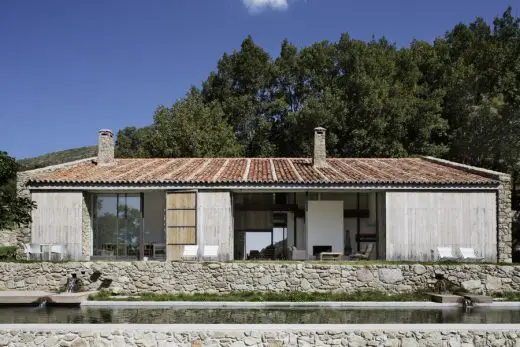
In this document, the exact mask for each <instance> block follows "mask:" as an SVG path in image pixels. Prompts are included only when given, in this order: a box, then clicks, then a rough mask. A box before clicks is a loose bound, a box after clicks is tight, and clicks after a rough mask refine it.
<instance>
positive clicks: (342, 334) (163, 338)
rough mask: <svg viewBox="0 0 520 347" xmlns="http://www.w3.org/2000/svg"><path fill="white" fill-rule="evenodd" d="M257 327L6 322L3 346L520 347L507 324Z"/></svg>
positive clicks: (519, 340) (0, 337) (1, 335)
mask: <svg viewBox="0 0 520 347" xmlns="http://www.w3.org/2000/svg"><path fill="white" fill-rule="evenodd" d="M259 327H260V326H257V329H255V330H253V329H247V328H246V329H240V328H238V329H236V330H233V329H226V330H222V331H219V330H215V329H211V330H209V331H204V330H202V331H189V330H186V331H182V330H178V329H168V328H164V327H158V326H156V328H155V329H154V328H149V329H146V328H144V329H143V328H137V327H136V326H132V325H125V326H124V327H123V328H119V329H113V328H112V329H111V328H109V327H108V328H100V327H99V326H95V328H94V327H90V326H89V325H86V326H83V327H82V328H59V325H55V328H53V329H50V330H49V329H45V330H43V329H42V330H37V328H32V329H12V330H9V329H5V328H2V327H1V326H0V346H74V347H80V346H81V347H89V346H96V347H97V346H118V347H119V346H149V347H152V346H184V347H202V346H212V347H220V346H231V347H245V346H253V347H254V346H258V347H260V346H262V347H282V346H301V347H310V346H352V347H361V346H376V347H377V346H387V347H392V346H395V347H400V346H402V347H418V346H452V347H455V346H464V347H470V346H496V347H508V346H509V347H512V346H515V347H516V346H520V337H519V336H520V331H518V330H508V329H507V328H504V329H503V330H500V331H486V330H485V329H483V328H480V329H479V328H476V327H473V328H472V329H470V330H460V329H453V328H450V327H449V325H448V326H447V327H446V329H445V330H443V329H437V330H431V329H427V330H426V329H423V330H421V328H414V327H413V325H409V326H408V328H405V327H404V326H403V328H402V329H400V330H385V329H380V330H376V329H370V328H368V329H367V328H359V329H356V330H353V329H334V328H330V329H312V328H304V327H303V326H302V327H301V328H297V329H294V328H292V329H290V328H287V329H284V328H280V326H278V327H277V328H276V329H273V330H272V331H269V330H264V329H262V330H258V328H259Z"/></svg>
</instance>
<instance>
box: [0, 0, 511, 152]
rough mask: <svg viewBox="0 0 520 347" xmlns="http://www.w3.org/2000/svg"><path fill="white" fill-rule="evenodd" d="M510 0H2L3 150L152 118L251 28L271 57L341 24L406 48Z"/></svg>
mask: <svg viewBox="0 0 520 347" xmlns="http://www.w3.org/2000/svg"><path fill="white" fill-rule="evenodd" d="M263 2H266V3H268V4H267V6H264V7H262V6H256V7H255V6H254V4H255V3H256V4H257V5H258V4H260V5H261V3H263ZM508 5H512V6H513V12H514V14H515V15H517V16H518V15H519V13H518V10H519V8H520V0H507V1H506V0H493V1H491V0H450V1H446V0H437V1H417V0H402V1H398V0H394V1H388V0H380V1H375V0H364V1H348V0H293V1H291V0H151V1H142V0H88V1H70V0H46V1H42V0H1V1H0V81H1V83H0V150H4V151H7V152H8V153H9V154H10V155H12V156H15V157H17V158H24V157H30V156H36V155H40V154H44V153H47V152H51V151H58V150H63V149H68V148H74V147H80V146H86V145H92V144H95V143H96V140H97V131H98V129H100V128H111V129H113V130H114V131H117V130H119V129H121V128H123V127H125V126H144V125H148V124H150V123H151V122H152V115H153V112H154V110H155V108H156V107H157V106H158V105H160V104H164V105H168V106H170V105H171V104H173V102H174V101H175V100H176V99H178V98H180V97H182V96H183V95H184V94H185V93H186V91H187V89H188V88H189V87H190V86H191V85H197V86H198V85H200V84H201V82H202V81H203V80H204V79H205V78H206V77H207V76H208V74H209V72H210V71H212V70H214V69H215V67H216V63H217V60H218V59H219V58H220V57H221V56H222V54H223V53H224V52H231V51H233V50H234V49H237V48H239V47H240V43H241V42H242V40H243V39H244V38H245V37H246V36H247V35H248V34H251V35H252V36H253V39H254V40H255V42H256V43H257V44H259V45H260V46H262V47H263V48H264V49H266V50H267V51H268V52H270V53H271V55H273V56H276V55H278V52H279V48H280V43H281V41H282V40H283V39H284V38H288V39H289V41H291V42H292V43H294V44H296V45H297V46H300V47H301V46H304V45H309V44H311V43H313V42H316V41H321V40H330V41H336V40H338V38H339V37H340V34H341V33H343V32H348V33H350V35H351V37H353V38H356V39H362V40H368V39H370V38H371V37H372V35H375V36H376V37H380V36H382V35H384V36H386V37H387V38H388V39H389V40H390V41H392V42H395V43H396V44H398V45H400V46H403V45H407V44H408V43H409V42H410V41H411V40H412V39H413V38H417V39H421V40H428V41H432V40H433V39H434V38H435V37H436V36H439V35H442V34H444V33H445V32H446V31H447V30H449V29H451V28H452V27H453V26H454V25H455V24H456V23H458V22H466V23H467V22H470V21H472V20H474V18H475V17H477V16H481V17H484V18H485V19H486V20H488V21H491V20H492V18H493V17H494V16H496V15H501V14H502V12H503V11H504V10H505V9H506V7H507V6H508Z"/></svg>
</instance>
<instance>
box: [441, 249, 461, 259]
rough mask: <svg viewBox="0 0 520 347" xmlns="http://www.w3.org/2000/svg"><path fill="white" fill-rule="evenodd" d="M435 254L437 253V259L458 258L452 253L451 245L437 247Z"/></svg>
mask: <svg viewBox="0 0 520 347" xmlns="http://www.w3.org/2000/svg"><path fill="white" fill-rule="evenodd" d="M437 254H438V255H439V258H438V259H437V260H438V261H450V260H452V261H453V260H459V257H457V256H456V255H455V254H453V248H451V247H437Z"/></svg>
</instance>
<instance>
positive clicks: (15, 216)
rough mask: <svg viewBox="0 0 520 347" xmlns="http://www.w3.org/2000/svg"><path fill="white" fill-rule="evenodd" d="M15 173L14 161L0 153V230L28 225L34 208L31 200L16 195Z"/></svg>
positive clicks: (4, 153) (15, 165)
mask: <svg viewBox="0 0 520 347" xmlns="http://www.w3.org/2000/svg"><path fill="white" fill-rule="evenodd" d="M16 171H17V164H16V160H15V159H14V158H13V157H10V156H9V155H7V153H6V152H2V151H0V230H2V229H11V228H15V227H18V226H20V225H24V224H28V223H30V222H31V210H32V209H33V208H35V207H36V204H35V203H34V202H33V201H31V199H29V198H27V197H21V196H18V195H17V191H16Z"/></svg>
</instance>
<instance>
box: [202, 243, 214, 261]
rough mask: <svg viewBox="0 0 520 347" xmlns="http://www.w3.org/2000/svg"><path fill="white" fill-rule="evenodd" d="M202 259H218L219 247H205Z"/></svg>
mask: <svg viewBox="0 0 520 347" xmlns="http://www.w3.org/2000/svg"><path fill="white" fill-rule="evenodd" d="M202 258H203V259H206V258H210V259H211V258H215V259H218V246H204V251H203V253H202Z"/></svg>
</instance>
